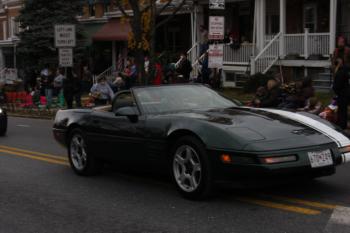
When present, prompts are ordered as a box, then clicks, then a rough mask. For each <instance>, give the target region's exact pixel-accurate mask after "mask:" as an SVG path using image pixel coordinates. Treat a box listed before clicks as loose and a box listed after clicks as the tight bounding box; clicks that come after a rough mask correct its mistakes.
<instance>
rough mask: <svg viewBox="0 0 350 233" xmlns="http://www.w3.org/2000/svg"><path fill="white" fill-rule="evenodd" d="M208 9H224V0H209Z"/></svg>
mask: <svg viewBox="0 0 350 233" xmlns="http://www.w3.org/2000/svg"><path fill="white" fill-rule="evenodd" d="M209 9H210V10H225V0H210V1H209Z"/></svg>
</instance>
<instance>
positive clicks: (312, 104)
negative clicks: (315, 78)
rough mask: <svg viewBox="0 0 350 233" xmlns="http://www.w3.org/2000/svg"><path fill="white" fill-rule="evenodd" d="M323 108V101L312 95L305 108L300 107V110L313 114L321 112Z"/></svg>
mask: <svg viewBox="0 0 350 233" xmlns="http://www.w3.org/2000/svg"><path fill="white" fill-rule="evenodd" d="M321 108H322V103H321V101H319V100H318V99H317V98H316V97H311V98H309V99H308V100H307V101H306V106H305V107H304V108H299V109H298V111H305V112H309V113H312V114H316V115H318V114H320V113H321Z"/></svg>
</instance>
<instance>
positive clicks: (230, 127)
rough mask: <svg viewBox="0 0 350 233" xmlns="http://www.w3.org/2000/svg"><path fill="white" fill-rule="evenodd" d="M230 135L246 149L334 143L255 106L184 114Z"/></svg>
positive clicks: (272, 148)
mask: <svg viewBox="0 0 350 233" xmlns="http://www.w3.org/2000/svg"><path fill="white" fill-rule="evenodd" d="M184 114H186V116H187V117H192V118H197V119H199V120H202V121H206V122H208V123H210V124H211V125H214V126H216V127H219V128H221V129H223V130H225V131H227V132H229V134H230V135H232V136H233V137H234V138H235V140H237V141H238V143H239V144H240V145H241V146H240V147H241V148H240V149H244V150H249V151H264V150H283V149H289V148H300V147H309V146H317V145H322V144H329V143H333V142H334V141H332V140H331V139H330V138H329V137H327V136H325V135H324V134H322V133H320V132H319V131H317V130H315V129H314V128H312V127H309V126H307V125H305V124H302V123H299V122H298V121H295V120H292V119H290V118H288V117H286V116H282V115H280V114H276V113H272V112H269V111H267V110H264V109H256V108H240V107H238V108H228V109H214V110H206V111H197V110H195V111H192V112H191V113H184Z"/></svg>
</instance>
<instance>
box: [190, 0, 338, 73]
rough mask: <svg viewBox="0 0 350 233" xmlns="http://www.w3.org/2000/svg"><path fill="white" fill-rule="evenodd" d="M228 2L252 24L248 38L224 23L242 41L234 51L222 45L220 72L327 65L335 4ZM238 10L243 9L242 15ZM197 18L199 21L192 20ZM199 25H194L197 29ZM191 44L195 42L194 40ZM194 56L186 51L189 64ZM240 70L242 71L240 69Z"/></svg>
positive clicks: (320, 1) (334, 0)
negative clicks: (189, 60)
mask: <svg viewBox="0 0 350 233" xmlns="http://www.w3.org/2000/svg"><path fill="white" fill-rule="evenodd" d="M228 2H229V3H230V2H231V4H233V6H231V7H233V9H236V11H237V9H238V10H239V12H238V13H237V14H238V15H251V16H254V20H253V21H252V22H251V24H250V25H248V26H247V27H248V28H251V31H252V33H250V34H251V35H248V33H247V32H245V31H244V30H243V29H242V28H240V27H242V26H240V25H241V24H240V22H238V23H235V24H238V26H237V25H235V24H233V23H232V22H230V23H228V25H229V28H227V29H229V30H236V34H238V35H240V36H241V37H244V39H245V40H244V41H243V38H241V45H240V47H239V48H238V49H234V48H231V47H230V46H229V45H227V44H226V45H224V58H223V65H224V67H223V69H224V70H225V69H226V70H229V71H231V72H232V71H235V69H236V70H237V71H238V72H240V71H242V70H245V72H247V71H250V74H255V73H266V72H267V71H268V70H270V68H271V67H273V66H274V65H276V64H277V63H278V64H282V65H283V64H284V61H287V63H288V66H291V65H293V63H294V64H295V65H296V66H300V65H302V66H305V67H307V66H308V65H309V66H310V67H315V66H318V67H325V66H329V65H330V59H329V58H330V54H332V53H333V51H334V48H335V36H336V18H337V0H318V1H316V0H293V1H292V0H255V1H247V0H246V1H228ZM248 3H249V4H248ZM247 6H249V9H248V8H247ZM241 9H244V12H243V13H242V12H241ZM197 11H198V10H197ZM198 12H201V10H199V11H198ZM195 13H196V10H195ZM226 16H227V14H225V20H226V21H229V20H230V19H229V20H227V19H226ZM200 18H203V17H198V16H195V17H194V19H200ZM204 18H205V15H204ZM235 20H241V18H235ZM226 21H225V22H226ZM194 22H196V21H194ZM203 22H204V21H203ZM201 23H202V22H198V21H197V24H198V25H200V24H201ZM232 25H233V26H234V27H233V26H232ZM232 28H233V29H232ZM195 30H196V29H195ZM196 37H199V35H198V34H197V36H196ZM192 41H193V42H195V41H194V39H192ZM194 53H195V49H192V50H190V53H189V57H190V58H191V59H192V61H195V59H196V58H198V56H196V55H195V54H194ZM302 61H304V62H302ZM242 66H243V67H245V69H242Z"/></svg>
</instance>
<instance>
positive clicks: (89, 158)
mask: <svg viewBox="0 0 350 233" xmlns="http://www.w3.org/2000/svg"><path fill="white" fill-rule="evenodd" d="M77 138H80V139H81V140H82V141H81V145H82V148H84V151H85V155H86V156H85V157H86V159H85V160H84V161H85V162H82V163H81V165H82V166H78V163H79V162H78V161H77V160H78V159H77V157H75V156H74V153H75V151H74V150H75V148H77V147H75V148H74V145H73V143H74V140H76V139H77ZM67 148H68V160H69V163H70V165H71V168H72V169H73V171H74V172H75V173H76V174H78V175H80V176H91V175H95V174H97V173H98V172H99V171H100V170H101V166H102V163H101V161H99V160H97V159H96V157H95V156H94V155H93V154H92V153H91V152H90V151H89V148H88V146H87V145H86V136H85V134H84V132H83V131H82V130H80V129H74V130H72V132H71V133H70V134H69V140H68V145H67Z"/></svg>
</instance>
